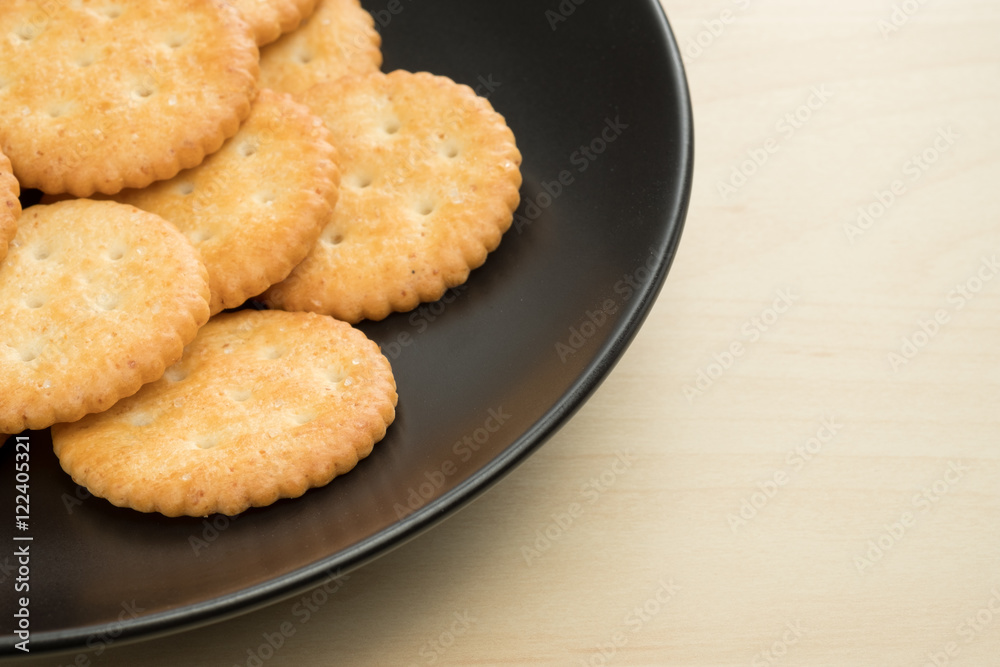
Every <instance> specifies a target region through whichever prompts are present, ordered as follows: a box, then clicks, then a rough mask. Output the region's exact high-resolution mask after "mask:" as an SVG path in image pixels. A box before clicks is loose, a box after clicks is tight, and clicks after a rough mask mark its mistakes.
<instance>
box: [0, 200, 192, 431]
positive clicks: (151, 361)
mask: <svg viewBox="0 0 1000 667" xmlns="http://www.w3.org/2000/svg"><path fill="white" fill-rule="evenodd" d="M208 294H209V293H208V282H207V278H206V273H205V267H204V266H203V265H202V263H201V261H200V260H199V258H198V253H197V251H196V250H195V249H194V247H192V246H191V244H190V243H188V241H187V239H185V238H184V237H183V236H182V235H181V234H180V232H178V231H177V230H176V229H174V228H173V227H172V226H171V225H170V224H169V223H167V222H166V221H165V220H163V219H161V218H159V217H158V216H156V215H153V214H152V213H146V212H144V211H140V210H139V209H136V208H134V207H132V206H125V205H123V204H117V203H115V202H96V201H90V200H85V199H80V200H73V201H66V202H59V203H57V204H53V205H51V206H31V207H29V208H27V209H25V210H24V213H23V214H22V215H21V220H20V223H19V225H18V230H17V235H16V236H15V237H14V240H13V241H12V242H11V244H10V251H9V253H8V255H7V258H6V259H5V260H4V262H3V264H0V377H2V378H3V390H2V391H0V433H19V432H20V431H22V430H24V429H26V428H29V429H40V428H45V427H48V426H50V425H52V424H53V423H55V422H59V421H72V420H74V419H79V418H80V417H82V416H83V415H85V414H87V413H89V412H97V411H100V410H106V409H107V408H109V407H111V405H112V404H113V403H114V402H115V401H117V400H118V399H120V398H122V397H124V396H129V395H131V394H133V393H135V392H136V391H137V390H138V389H139V387H140V386H141V385H142V384H144V383H146V382H150V381H152V380H155V379H156V378H158V377H160V375H162V374H163V371H164V369H165V368H166V367H167V366H168V365H170V364H172V363H173V362H175V361H176V360H177V359H179V358H180V356H181V353H182V351H183V347H184V345H185V344H187V343H188V342H190V341H191V340H192V339H193V338H194V336H195V334H196V333H197V331H198V328H199V327H200V326H201V325H202V324H204V323H205V321H206V320H207V319H208Z"/></svg>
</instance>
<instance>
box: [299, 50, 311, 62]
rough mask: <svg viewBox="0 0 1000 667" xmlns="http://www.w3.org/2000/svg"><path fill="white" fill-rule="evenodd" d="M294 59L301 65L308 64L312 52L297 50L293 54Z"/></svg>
mask: <svg viewBox="0 0 1000 667" xmlns="http://www.w3.org/2000/svg"><path fill="white" fill-rule="evenodd" d="M295 59H296V60H298V61H299V62H300V63H301V64H303V65H308V64H309V63H311V62H312V59H313V54H312V52H311V51H299V52H298V53H296V54H295Z"/></svg>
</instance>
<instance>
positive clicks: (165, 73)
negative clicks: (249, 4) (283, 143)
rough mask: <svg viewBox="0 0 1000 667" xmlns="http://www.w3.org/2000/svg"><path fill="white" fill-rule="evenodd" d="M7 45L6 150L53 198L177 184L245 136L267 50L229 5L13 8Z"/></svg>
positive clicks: (8, 9)
mask: <svg viewBox="0 0 1000 667" xmlns="http://www.w3.org/2000/svg"><path fill="white" fill-rule="evenodd" d="M0 35H2V36H3V39H0V118H4V119H5V121H4V122H3V123H2V124H0V147H2V148H3V150H4V151H5V152H6V153H7V155H8V157H10V160H11V163H12V164H13V166H14V173H15V174H16V175H17V177H18V179H19V180H20V181H21V185H22V186H24V187H27V188H38V189H40V190H43V191H45V192H48V193H63V192H69V193H71V194H74V195H76V196H78V197H86V196H89V195H90V194H92V193H94V192H103V193H108V194H112V193H115V192H118V191H119V190H121V189H122V188H125V187H144V186H146V185H148V184H149V183H151V182H153V181H154V180H158V179H163V178H170V177H172V176H174V175H175V174H176V173H177V172H178V171H180V170H181V169H185V168H188V167H193V166H195V165H197V164H199V163H200V162H201V161H202V160H203V159H204V157H205V155H206V154H208V153H212V152H214V151H216V150H218V149H219V147H220V146H221V145H222V142H223V141H224V140H225V139H226V138H227V137H230V136H232V135H233V134H235V133H236V130H237V129H239V125H240V122H241V121H242V120H243V119H244V118H246V116H247V114H248V113H249V112H250V103H251V101H252V99H253V96H254V95H255V94H256V87H255V86H256V84H255V79H256V76H257V72H258V64H257V58H258V52H257V46H256V42H255V41H254V38H253V35H252V33H251V31H250V27H249V26H248V25H247V24H246V22H245V21H244V20H243V18H242V17H241V16H240V15H239V13H238V12H237V11H236V10H235V9H234V8H232V7H231V6H229V5H228V4H226V3H225V2H223V0H115V2H113V3H109V2H106V1H105V0H78V1H76V2H72V3H67V2H50V3H39V2H36V0H5V2H4V7H3V11H0ZM39 82H44V85H39Z"/></svg>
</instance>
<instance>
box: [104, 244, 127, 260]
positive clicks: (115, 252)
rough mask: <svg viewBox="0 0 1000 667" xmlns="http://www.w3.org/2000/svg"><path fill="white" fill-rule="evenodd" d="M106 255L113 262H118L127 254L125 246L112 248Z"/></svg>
mask: <svg viewBox="0 0 1000 667" xmlns="http://www.w3.org/2000/svg"><path fill="white" fill-rule="evenodd" d="M104 256H105V257H107V258H108V259H110V260H111V261H112V262H117V261H118V260H120V259H121V258H122V257H124V256H125V248H120V247H119V248H111V249H109V250H108V251H107V252H106V253H105V254H104Z"/></svg>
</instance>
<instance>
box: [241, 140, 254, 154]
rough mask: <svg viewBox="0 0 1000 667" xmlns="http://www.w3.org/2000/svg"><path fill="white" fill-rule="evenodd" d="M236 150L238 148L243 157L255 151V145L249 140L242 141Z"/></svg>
mask: <svg viewBox="0 0 1000 667" xmlns="http://www.w3.org/2000/svg"><path fill="white" fill-rule="evenodd" d="M237 150H239V152H240V155H242V156H243V157H250V156H251V155H253V154H254V153H256V152H257V146H255V145H254V144H252V143H251V142H249V141H244V142H243V143H242V144H240V146H239V148H238V149H237Z"/></svg>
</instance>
